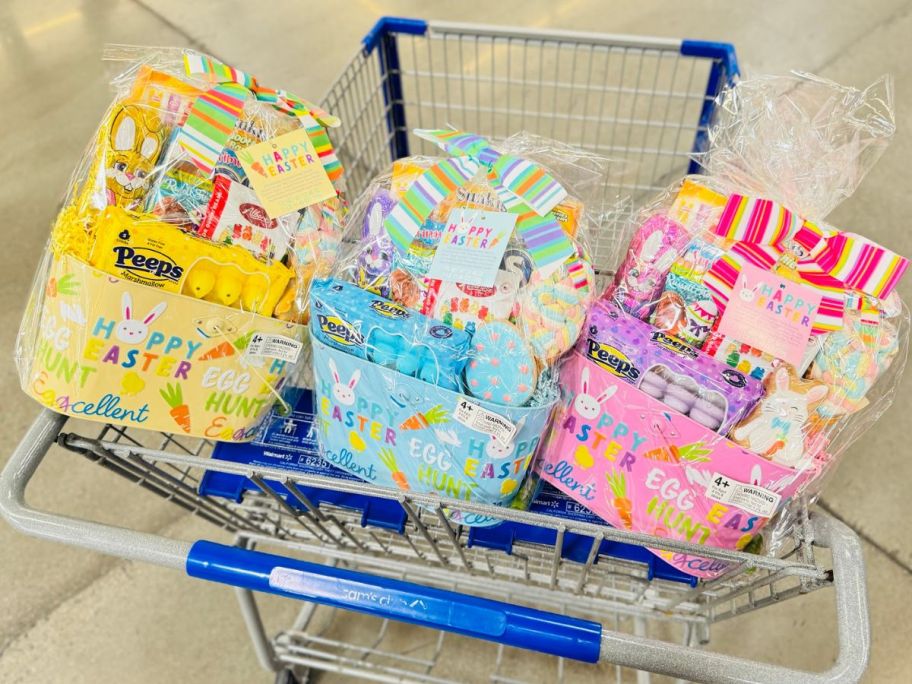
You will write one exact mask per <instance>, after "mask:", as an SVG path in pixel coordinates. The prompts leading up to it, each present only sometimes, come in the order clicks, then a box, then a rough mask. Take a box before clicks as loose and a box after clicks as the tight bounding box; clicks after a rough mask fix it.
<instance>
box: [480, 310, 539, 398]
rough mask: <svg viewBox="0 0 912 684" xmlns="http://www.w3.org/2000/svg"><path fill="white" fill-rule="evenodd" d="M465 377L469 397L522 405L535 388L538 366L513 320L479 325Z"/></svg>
mask: <svg viewBox="0 0 912 684" xmlns="http://www.w3.org/2000/svg"><path fill="white" fill-rule="evenodd" d="M465 377H466V388H467V390H468V392H469V393H470V394H471V395H472V396H475V397H478V398H479V399H485V400H487V401H492V402H494V403H496V404H506V405H508V406H522V405H523V404H525V403H526V402H527V401H528V400H529V398H530V397H531V396H532V393H533V392H534V391H535V385H536V383H537V382H538V369H537V368H536V366H535V358H534V357H533V355H532V350H531V349H530V348H529V345H528V344H526V342H525V340H524V339H523V337H522V333H520V331H519V329H518V328H517V327H516V326H515V325H513V324H512V323H507V322H505V321H494V322H492V323H488V324H486V325H482V326H481V327H479V328H478V331H477V332H476V333H475V336H474V337H473V338H472V358H471V360H470V361H469V364H468V366H466V372H465Z"/></svg>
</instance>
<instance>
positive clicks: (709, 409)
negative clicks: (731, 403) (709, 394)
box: [690, 397, 725, 423]
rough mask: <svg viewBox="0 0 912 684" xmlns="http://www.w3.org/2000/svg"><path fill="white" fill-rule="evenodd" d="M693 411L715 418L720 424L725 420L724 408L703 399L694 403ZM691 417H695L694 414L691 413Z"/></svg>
mask: <svg viewBox="0 0 912 684" xmlns="http://www.w3.org/2000/svg"><path fill="white" fill-rule="evenodd" d="M693 411H700V412H701V413H704V414H705V415H707V416H709V417H711V418H714V419H715V420H716V421H717V422H718V423H721V422H722V419H723V418H725V409H724V408H722V407H721V406H718V405H716V404H714V403H712V402H711V401H709V400H708V399H704V398H702V397H701V398H699V399H697V400H696V401H695V402H694V405H693ZM690 416H691V417H693V412H691V414H690Z"/></svg>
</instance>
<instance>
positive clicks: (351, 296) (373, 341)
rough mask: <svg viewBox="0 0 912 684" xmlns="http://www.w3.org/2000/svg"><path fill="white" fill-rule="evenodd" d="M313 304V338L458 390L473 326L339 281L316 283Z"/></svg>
mask: <svg viewBox="0 0 912 684" xmlns="http://www.w3.org/2000/svg"><path fill="white" fill-rule="evenodd" d="M310 304H311V311H312V312H313V315H312V316H311V321H310V330H311V334H312V335H313V336H314V337H315V338H317V339H318V340H320V341H321V342H323V343H324V344H327V345H329V346H331V347H334V348H336V349H338V350H340V351H343V352H347V353H349V354H352V355H353V356H357V357H359V358H362V359H368V360H369V361H372V362H374V363H376V364H378V365H381V366H385V367H387V368H392V369H395V370H398V371H399V372H401V373H403V374H405V375H409V376H412V377H418V378H420V379H422V380H425V381H433V383H434V384H436V385H438V386H440V387H446V388H448V389H457V388H458V387H459V385H460V379H461V377H462V371H463V368H464V366H465V363H466V359H467V358H468V354H469V347H470V343H471V338H472V332H474V326H469V327H468V328H467V329H466V330H457V329H455V328H452V327H450V326H448V325H445V324H443V323H441V322H439V321H435V320H433V319H430V318H428V317H427V316H423V315H422V314H420V313H418V312H417V311H413V310H411V309H408V308H406V307H404V306H402V305H401V304H397V303H396V302H393V301H390V300H389V299H386V298H384V297H380V296H379V295H375V294H372V293H370V292H368V291H366V290H362V289H361V288H359V287H357V286H356V285H353V284H351V283H346V282H344V281H340V280H315V281H314V282H313V284H312V285H311V289H310ZM429 378H431V379H433V380H428V379H429Z"/></svg>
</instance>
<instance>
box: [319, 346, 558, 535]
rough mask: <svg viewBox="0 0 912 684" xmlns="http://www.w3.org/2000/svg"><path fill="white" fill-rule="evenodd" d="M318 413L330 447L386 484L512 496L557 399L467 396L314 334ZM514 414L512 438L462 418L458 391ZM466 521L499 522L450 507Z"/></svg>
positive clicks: (487, 499) (341, 462)
mask: <svg viewBox="0 0 912 684" xmlns="http://www.w3.org/2000/svg"><path fill="white" fill-rule="evenodd" d="M312 344H313V363H314V393H315V407H314V411H315V413H316V421H317V424H318V426H319V440H320V444H321V451H322V453H323V457H324V458H325V459H326V460H328V461H329V462H330V463H332V464H333V465H335V466H337V467H339V468H342V469H343V470H346V471H348V472H350V473H352V474H354V475H357V476H358V477H360V478H362V479H364V480H366V481H368V482H371V483H373V484H377V485H379V486H383V487H392V488H399V489H402V490H406V491H409V490H411V491H418V492H426V493H438V494H440V495H441V496H445V497H450V498H454V499H461V500H465V501H476V502H482V503H488V504H495V505H501V506H503V505H507V504H509V503H510V502H511V501H512V500H513V498H514V497H515V496H516V493H517V492H518V491H519V487H520V484H521V483H522V481H523V478H524V477H525V475H526V472H527V471H528V469H529V466H530V463H531V461H532V456H533V455H534V454H535V453H536V450H537V448H538V446H539V444H540V442H541V439H542V433H543V432H544V430H545V428H546V426H547V424H548V419H549V417H550V415H551V411H552V409H553V408H554V404H553V403H552V404H549V405H547V406H541V407H535V408H515V407H509V406H499V405H493V404H488V403H486V402H482V401H479V400H477V399H474V398H472V397H463V396H462V395H461V394H459V393H458V392H452V391H450V390H447V389H443V388H440V387H436V386H435V385H431V384H429V383H426V382H423V381H421V380H418V379H415V378H412V377H409V376H406V375H403V374H401V373H399V372H397V371H395V370H391V369H388V368H384V367H383V366H378V365H377V364H374V363H372V362H370V361H366V360H364V359H360V358H357V357H355V356H352V355H350V354H346V353H345V352H341V351H339V350H336V349H333V348H331V347H329V346H327V345H325V344H323V343H321V342H319V341H317V340H312ZM462 399H468V400H469V401H471V402H472V403H475V404H478V405H481V406H484V407H485V408H487V409H489V410H491V411H494V412H495V413H499V414H500V415H502V416H505V417H507V418H509V419H510V420H511V421H512V422H513V423H515V424H518V426H519V429H518V431H517V433H516V435H515V437H514V439H513V442H512V444H510V445H509V446H500V445H499V444H498V443H497V442H495V441H494V440H492V438H491V437H490V436H489V435H487V434H485V433H483V432H478V431H475V430H473V429H471V428H469V427H467V426H466V425H463V424H462V423H460V422H458V421H457V420H456V419H455V418H454V417H453V411H454V409H455V408H456V404H457V402H458V401H460V400H462ZM449 515H450V518H451V519H452V520H454V521H457V522H459V523H461V524H464V525H470V526H484V525H491V524H494V523H496V522H499V521H498V520H496V519H493V518H490V517H486V516H485V517H482V516H476V515H474V514H468V513H463V512H460V511H449Z"/></svg>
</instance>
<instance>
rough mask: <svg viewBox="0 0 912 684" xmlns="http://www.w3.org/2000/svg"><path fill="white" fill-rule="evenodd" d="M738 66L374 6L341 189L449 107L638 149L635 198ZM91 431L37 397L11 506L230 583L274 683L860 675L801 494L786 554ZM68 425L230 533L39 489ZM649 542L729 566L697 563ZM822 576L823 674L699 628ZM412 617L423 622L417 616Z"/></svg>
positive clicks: (701, 133) (6, 479)
mask: <svg viewBox="0 0 912 684" xmlns="http://www.w3.org/2000/svg"><path fill="white" fill-rule="evenodd" d="M737 73H738V67H737V61H736V58H735V53H734V50H733V48H732V47H731V46H730V45H726V44H721V43H707V42H701V41H683V42H682V41H677V40H666V39H656V38H640V37H627V36H610V35H597V34H586V33H575V32H565V31H533V30H526V29H506V28H493V27H487V26H474V25H466V24H451V23H444V22H424V21H417V20H405V19H392V18H385V19H382V20H381V21H380V22H379V23H378V24H377V25H376V26H375V27H374V29H373V30H372V31H371V32H370V33H369V34H368V35H367V36H366V37H365V39H364V41H363V46H362V48H361V49H360V50H359V51H358V53H357V54H356V55H355V57H354V59H353V60H352V62H351V63H350V64H349V65H348V66H347V67H346V68H345V70H344V71H343V73H342V75H341V76H340V77H339V79H338V80H337V81H336V82H335V84H334V85H333V86H332V88H331V89H330V91H329V94H328V95H327V97H326V99H325V100H324V106H325V107H326V108H327V109H328V110H329V111H332V112H334V113H336V114H338V115H339V116H340V117H341V118H342V120H343V121H344V122H345V126H344V127H343V128H341V129H340V130H339V131H338V132H337V133H336V135H335V137H334V140H335V142H336V144H337V150H338V153H339V156H340V157H341V158H342V161H343V163H344V165H345V167H346V169H347V177H348V183H349V184H350V186H349V189H350V191H351V192H352V194H355V193H357V192H359V191H360V190H361V189H363V188H364V187H366V185H367V183H368V182H369V180H370V179H371V177H372V176H374V175H375V174H376V173H378V172H379V171H381V170H382V169H383V168H384V167H386V166H387V165H388V164H389V163H390V162H391V160H392V159H395V158H398V157H401V156H404V155H407V154H415V153H422V152H423V153H432V152H433V150H431V149H428V146H427V144H426V143H424V142H423V141H420V140H418V139H417V138H415V137H414V136H412V135H411V134H410V132H409V130H410V128H412V127H418V128H423V127H433V126H439V125H442V124H445V123H446V124H452V125H454V126H457V127H460V128H463V129H465V130H472V131H476V132H478V133H479V134H482V135H485V136H491V137H497V136H504V135H506V134H508V133H510V132H513V131H517V130H529V131H531V132H533V133H539V134H542V135H546V136H549V137H553V138H557V139H560V140H563V141H565V142H567V143H571V144H576V145H580V146H582V147H585V148H589V149H593V150H596V151H598V152H601V153H603V154H605V155H607V156H609V157H614V158H623V159H627V160H629V161H631V162H634V164H633V165H632V166H631V172H630V173H629V174H628V175H627V176H626V177H625V178H624V179H623V180H618V179H612V180H611V181H610V184H615V185H616V187H606V191H608V192H613V193H615V194H626V195H629V196H633V197H634V198H636V197H637V196H639V195H643V194H648V193H651V192H653V191H654V190H656V189H659V188H661V187H663V186H664V185H665V184H666V182H667V180H668V179H671V178H674V177H677V176H679V175H680V174H681V173H683V172H685V171H686V170H688V167H689V166H691V167H692V162H690V161H689V160H690V157H689V155H690V153H691V152H692V151H694V150H699V149H701V148H702V147H703V146H704V145H705V136H706V129H707V126H708V124H709V123H710V122H711V120H712V115H713V100H714V97H715V95H716V94H717V92H718V91H719V89H720V88H721V87H723V86H724V85H725V84H726V83H729V82H730V81H731V80H732V79H734V78H735V77H736V76H737ZM617 239H619V235H618V234H617V233H616V232H613V230H612V228H611V226H610V224H609V225H608V227H606V229H605V230H604V231H603V232H602V233H601V235H600V236H599V239H598V240H597V241H596V247H595V251H596V259H597V262H598V263H602V264H603V265H604V262H603V261H602V260H601V259H600V255H599V252H600V251H603V252H605V253H607V249H608V246H609V245H610V244H611V243H612V242H613V241H616V240H617ZM92 430H93V428H92V427H91V426H90V425H87V424H84V423H79V422H76V421H72V422H67V419H66V418H65V417H63V416H59V415H57V414H54V413H51V412H47V411H46V412H44V413H42V414H41V415H40V416H39V417H38V419H37V420H36V421H35V423H34V424H33V425H32V427H31V428H30V429H29V431H28V433H27V434H26V435H25V437H24V438H23V439H22V441H21V443H20V444H19V446H18V447H17V449H16V451H15V452H14V454H13V455H12V458H11V459H10V461H9V463H8V464H7V466H6V468H5V469H4V471H3V473H2V477H0V510H2V512H3V514H4V516H5V517H6V519H7V520H8V521H9V523H10V524H11V525H13V526H14V527H16V528H17V529H19V530H20V531H22V532H24V533H26V534H30V535H34V536H37V537H43V538H46V539H51V540H54V541H58V542H62V543H66V544H72V545H77V546H81V547H84V548H88V549H92V550H95V551H99V552H102V553H106V554H111V555H113V556H118V557H121V558H126V559H131V560H136V561H141V562H147V563H154V564H157V565H162V566H167V567H171V568H174V569H176V570H183V571H185V572H187V573H188V574H190V575H191V576H194V577H198V578H201V579H208V580H213V581H217V582H223V583H225V584H229V585H233V586H235V587H236V588H237V590H236V593H237V597H238V600H239V603H240V607H241V612H242V614H243V617H244V619H245V621H246V623H247V626H248V628H249V631H250V634H251V636H252V639H253V642H254V646H255V650H256V652H257V655H258V657H259V659H260V660H261V662H262V664H263V666H264V667H265V668H267V669H268V670H271V671H273V672H276V673H278V675H277V676H278V677H279V678H282V679H284V680H285V681H294V680H303V679H304V678H305V677H306V675H307V673H308V672H312V671H330V672H335V673H341V674H343V675H351V676H359V677H364V678H367V679H372V680H374V681H384V682H406V681H407V682H441V681H451V680H457V681H459V680H461V681H466V680H472V681H478V680H479V679H480V678H482V677H484V678H489V679H490V681H496V682H508V681H518V679H519V678H520V677H521V676H525V677H526V678H528V679H531V680H532V681H558V680H561V679H564V678H566V679H573V680H582V679H587V678H591V679H595V677H599V678H600V679H601V678H602V677H606V676H616V678H617V679H618V681H620V680H621V679H622V678H624V677H627V676H631V677H632V676H634V675H633V673H632V672H631V671H629V670H626V669H625V668H635V669H637V670H639V671H640V672H638V673H636V675H635V676H636V678H637V680H638V681H639V680H642V679H645V678H647V677H648V674H646V673H647V672H652V673H660V674H664V675H668V676H672V677H679V678H683V679H690V680H700V681H770V682H773V681H774V682H786V681H807V682H811V681H820V682H823V681H856V680H857V679H859V678H860V677H861V675H862V673H863V672H864V669H865V666H866V663H867V657H868V648H869V629H868V615H867V606H866V596H865V583H864V566H863V562H862V555H861V547H860V542H859V540H858V538H857V537H856V536H855V535H854V534H853V533H852V532H851V531H850V530H849V529H848V528H846V527H845V526H844V525H843V524H841V523H839V522H838V521H836V520H834V519H833V518H831V517H829V516H827V515H826V514H825V513H823V512H821V511H814V512H812V513H810V514H809V513H808V512H807V510H806V509H804V510H803V511H802V516H803V517H802V522H803V524H800V525H798V526H797V531H796V533H795V536H794V539H793V540H792V542H791V546H790V548H789V549H788V552H787V553H786V554H785V555H784V556H783V557H780V558H767V557H758V556H753V555H749V554H745V553H740V552H732V551H723V550H713V549H707V548H702V547H699V548H697V547H692V546H691V545H689V544H685V543H680V542H674V541H668V540H663V539H660V538H657V537H650V536H647V535H643V534H635V533H630V532H627V531H619V530H615V529H613V528H611V527H608V526H606V525H604V524H603V523H600V522H599V521H598V520H597V519H593V518H592V517H587V516H585V515H576V513H577V512H578V511H575V510H574V506H573V505H572V504H571V503H570V502H568V501H563V502H561V501H560V500H557V503H556V504H555V505H554V507H553V509H551V510H548V509H544V510H543V509H541V508H533V509H532V510H531V511H518V510H510V509H501V508H493V507H489V506H485V505H482V504H471V503H466V502H463V501H460V502H459V507H460V508H461V509H463V510H467V511H470V512H477V513H479V514H490V515H494V516H497V517H500V518H502V519H503V520H504V523H503V524H502V525H500V526H497V527H494V528H490V529H487V530H479V529H474V530H469V529H467V528H462V527H460V526H457V525H454V524H452V523H450V522H448V521H447V519H446V517H445V516H444V515H443V508H442V507H443V506H445V505H447V500H446V499H442V498H440V497H436V496H430V495H422V494H415V493H407V492H401V491H391V490H385V489H380V488H377V487H373V486H370V485H368V484H365V483H363V482H360V481H353V480H341V479H336V478H333V477H327V476H326V475H325V474H314V473H306V472H299V471H289V470H287V469H282V468H277V467H271V466H268V465H262V464H253V463H250V462H247V463H245V462H237V461H232V460H224V459H220V458H212V457H211V453H212V449H213V444H211V443H209V442H206V441H203V440H192V439H185V438H182V437H179V436H173V435H166V434H158V433H152V432H147V431H142V430H125V429H122V428H115V427H110V426H108V427H104V428H103V429H101V431H100V432H99V431H98V430H97V428H95V429H94V432H93V431H92ZM55 445H57V447H61V448H63V449H64V450H68V451H69V452H74V453H76V454H82V455H83V456H85V457H87V458H88V459H90V460H91V461H94V462H95V463H97V464H99V465H101V466H103V467H105V468H107V469H110V470H112V471H114V472H116V473H118V474H119V475H122V476H123V477H124V478H125V479H127V480H129V481H132V482H133V483H136V484H138V485H141V487H142V488H144V489H146V490H148V491H150V492H152V493H154V494H156V495H158V496H161V497H164V498H165V499H167V500H168V501H171V502H173V503H174V504H177V505H178V506H182V507H183V508H185V509H186V510H188V511H190V512H192V513H193V514H195V515H196V516H199V517H200V518H203V519H204V520H206V521H208V522H211V523H212V524H213V525H215V526H217V527H218V528H220V529H221V530H223V531H227V532H228V533H230V534H231V535H232V536H231V537H230V538H231V539H233V544H221V543H216V542H212V541H197V542H195V543H190V542H185V541H179V540H175V539H169V538H164V537H160V536H156V535H152V534H148V533H143V532H139V531H135V530H129V529H122V528H118V527H113V526H110V525H106V524H100V523H98V522H93V521H88V520H81V519H75V518H71V517H65V516H62V515H59V514H53V513H49V512H45V511H39V510H35V509H34V508H31V507H29V506H28V505H27V504H26V502H25V497H24V493H25V489H26V486H27V485H28V483H29V481H30V479H31V478H32V476H33V475H34V474H35V471H36V470H37V469H38V467H39V466H40V465H41V462H42V459H43V458H44V457H45V455H46V454H47V452H48V451H49V450H50V449H51V448H55ZM68 455H70V456H71V454H68ZM226 483H227V485H226ZM231 483H233V484H231ZM228 485H230V486H228ZM232 487H234V490H232V489H231V488H232ZM219 534H220V535H222V536H224V534H223V532H219ZM647 546H648V547H653V548H659V549H664V550H669V551H673V552H674V551H679V552H687V553H696V554H698V555H700V556H705V557H709V558H711V559H716V560H720V561H729V562H730V561H736V562H737V565H736V567H735V569H734V570H732V571H731V572H729V573H728V574H726V575H724V576H722V577H720V578H718V579H716V580H712V581H701V582H697V581H696V580H693V579H692V578H689V577H687V576H685V575H682V574H681V573H680V572H675V571H674V569H673V568H671V566H667V565H665V564H664V563H663V562H661V561H659V560H658V559H657V558H655V557H654V556H652V555H651V554H649V553H648V552H646V551H645V547H647ZM821 588H829V589H830V591H831V592H832V594H833V595H834V598H835V604H836V616H837V621H838V640H839V649H840V652H839V656H838V658H837V659H836V661H835V664H834V665H833V666H832V668H831V669H830V670H829V671H828V672H825V673H819V674H816V673H809V672H800V671H795V670H788V669H785V668H783V667H780V666H777V665H775V664H768V663H762V662H752V661H748V660H744V659H739V658H735V657H731V656H727V655H722V654H719V653H716V652H713V651H712V650H710V649H709V648H707V644H708V641H709V634H710V627H711V626H712V625H713V624H716V623H719V622H721V621H724V620H727V619H730V618H733V617H735V616H739V615H742V614H744V613H748V612H751V611H756V610H759V609H762V608H764V607H766V606H769V605H772V604H775V603H778V602H781V601H783V600H786V599H790V598H793V597H798V596H800V595H803V594H807V593H810V592H812V591H815V590H817V589H821ZM254 591H257V592H267V593H272V594H278V595H280V596H284V597H289V598H293V599H299V600H302V601H303V602H304V603H303V606H304V607H303V609H302V610H301V612H300V614H299V616H298V619H297V620H296V622H295V623H294V625H293V626H291V627H290V628H288V629H286V630H284V631H282V632H280V633H279V634H277V635H275V636H274V637H269V636H267V634H266V631H265V630H264V628H263V623H262V620H261V617H260V613H259V611H258V606H257V602H256V600H255V598H254V594H253V592H254ZM333 611H335V612H338V613H339V614H344V615H352V613H348V612H345V613H342V612H341V611H355V612H357V613H360V614H367V615H369V616H372V617H371V618H359V619H364V620H373V621H375V622H376V630H375V631H374V632H373V633H372V636H371V638H370V639H368V640H366V641H364V640H362V641H361V642H357V643H356V642H353V641H352V640H350V639H348V638H346V636H345V633H344V632H345V630H344V624H342V627H343V629H339V628H340V622H342V623H345V622H347V620H346V621H339V620H336V622H335V623H334V624H335V626H334V627H333V628H327V627H326V625H332V624H333V623H332V622H330V621H329V618H328V617H327V615H330V617H331V615H332V614H333ZM401 622H404V623H411V624H413V625H419V626H421V627H423V628H426V629H423V630H412V631H411V632H409V633H408V635H407V636H405V637H404V636H403V634H402V632H401V630H400V631H399V632H397V629H399V628H398V627H397V626H396V623H401ZM321 625H322V627H321ZM340 633H341V636H340ZM454 633H455V634H456V635H463V636H468V637H475V638H476V639H478V640H486V641H487V642H494V643H493V644H484V642H482V641H476V642H472V644H471V646H472V649H473V650H472V651H471V652H472V654H473V657H472V658H471V661H472V662H471V663H468V664H467V663H466V662H464V661H463V662H457V663H454V662H453V660H452V659H450V660H448V657H449V656H448V653H451V652H452V648H448V647H450V646H451V644H455V646H456V647H457V648H458V647H459V644H460V643H461V644H462V648H463V649H465V648H466V643H467V642H466V641H464V640H462V639H461V638H460V637H459V636H453V634H454ZM416 634H418V636H416ZM485 649H487V650H485ZM463 652H466V653H467V652H468V651H467V650H464V651H463ZM532 652H537V653H538V654H546V655H544V656H541V655H536V654H534V653H532ZM537 658H541V660H537ZM577 661H582V663H599V664H598V665H595V664H580V663H579V662H577ZM469 665H471V667H472V668H473V669H466V667H467V666H469ZM479 668H486V672H485V674H484V675H482V674H479V672H480V671H481V670H480V669H479Z"/></svg>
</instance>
